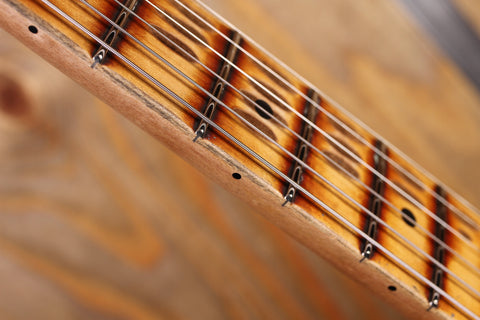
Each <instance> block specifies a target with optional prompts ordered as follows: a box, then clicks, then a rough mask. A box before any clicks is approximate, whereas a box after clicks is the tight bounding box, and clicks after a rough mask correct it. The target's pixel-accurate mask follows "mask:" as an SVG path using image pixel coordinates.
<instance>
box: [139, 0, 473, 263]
mask: <svg viewBox="0 0 480 320" xmlns="http://www.w3.org/2000/svg"><path fill="white" fill-rule="evenodd" d="M145 1H146V2H147V3H149V4H150V5H151V6H152V7H154V8H155V9H156V10H157V11H158V12H161V13H162V14H163V15H165V16H166V17H167V18H169V19H170V20H172V21H173V22H174V23H176V24H177V25H179V26H180V27H181V28H182V29H183V30H185V31H187V32H189V34H190V35H192V36H193V37H195V38H196V39H197V40H198V41H199V42H200V43H202V44H203V45H204V46H206V47H207V48H210V50H212V52H214V53H215V54H216V55H217V56H219V57H220V58H221V59H223V60H224V61H225V62H227V63H228V64H230V65H231V66H232V67H234V68H235V69H236V70H238V71H239V72H240V73H242V74H243V75H244V76H246V77H247V78H248V79H249V80H250V81H252V82H254V83H255V84H256V85H258V86H260V87H261V88H263V90H265V91H267V92H268V93H270V94H271V95H272V96H273V97H275V99H276V100H277V101H279V102H280V103H281V104H283V105H284V106H285V107H286V108H287V109H289V110H291V111H292V112H294V113H295V114H296V115H297V116H299V117H300V118H301V119H302V120H303V121H305V122H306V123H308V124H309V125H311V126H312V127H313V128H315V130H316V131H318V132H320V133H321V134H322V135H323V136H325V137H326V138H327V139H328V140H330V141H331V142H332V143H334V144H335V145H337V146H338V147H339V148H341V149H342V150H343V151H344V152H346V153H347V154H349V155H350V156H351V157H353V158H354V159H355V160H357V161H358V162H360V163H361V164H362V165H363V166H364V167H366V168H367V169H369V170H370V171H371V172H373V173H375V174H376V175H377V176H379V177H380V178H381V179H382V180H383V181H385V182H386V183H387V184H388V185H390V186H391V187H392V188H393V189H394V190H395V191H397V193H399V194H400V195H402V196H403V197H404V198H405V199H406V200H407V201H409V202H410V203H412V204H413V205H414V206H415V207H417V208H419V209H420V210H421V211H422V212H423V213H425V214H427V215H428V216H430V217H431V218H432V219H433V220H435V221H436V222H438V223H439V224H440V225H442V226H443V227H444V228H446V229H447V230H449V231H450V232H451V233H452V234H454V235H455V236H456V237H457V238H459V239H460V240H462V241H463V242H465V243H466V245H467V246H469V247H471V248H472V249H473V250H475V251H477V253H480V248H478V247H476V246H475V245H474V244H473V243H471V242H470V241H468V239H466V238H465V236H463V235H462V234H461V233H460V232H458V231H457V230H455V229H453V228H452V227H451V226H450V225H449V224H448V223H446V222H445V221H443V220H442V219H440V218H438V217H437V216H436V215H435V214H434V213H433V212H431V210H429V209H428V208H427V207H425V206H424V205H422V204H421V203H420V202H418V201H417V200H416V199H414V198H413V197H412V196H410V195H409V194H408V193H406V192H405V191H403V190H402V189H401V188H399V187H398V186H397V185H395V184H394V183H392V182H391V181H390V180H389V179H388V178H386V177H385V176H384V175H382V174H380V173H379V172H378V171H377V170H375V169H374V168H373V167H371V166H370V165H369V164H368V163H366V162H365V161H363V159H361V158H359V157H358V156H357V155H356V154H354V153H352V152H351V151H350V150H349V149H348V148H346V147H345V146H344V145H342V144H341V143H339V142H338V141H337V140H336V139H335V138H333V137H332V136H330V135H329V134H328V133H326V132H325V131H324V130H322V129H321V128H319V127H318V126H316V125H315V124H314V123H312V122H311V121H310V120H309V119H307V118H306V117H305V116H303V115H302V114H300V113H298V111H296V110H295V109H293V108H292V107H290V106H289V105H288V104H287V103H286V102H285V101H283V100H282V99H280V98H279V97H278V96H276V95H275V94H273V93H272V92H271V91H270V90H268V89H267V88H265V87H264V86H263V85H262V84H260V83H258V81H256V80H255V79H253V78H252V77H251V76H249V75H248V74H246V72H245V71H243V70H242V69H240V68H239V67H238V66H236V65H234V64H232V63H231V62H230V61H228V60H226V59H225V57H223V55H221V54H220V53H218V52H217V51H215V50H214V49H212V48H211V47H210V46H209V45H208V44H206V43H205V42H204V41H202V40H201V39H199V38H198V37H197V36H196V35H194V34H193V33H191V31H189V30H188V29H186V28H185V27H184V26H182V25H181V24H179V23H178V22H177V21H175V20H174V19H173V18H171V17H170V16H168V15H167V14H166V13H165V12H163V10H161V9H159V8H158V7H157V6H156V5H154V4H152V3H151V2H150V1H149V0H145ZM175 1H176V2H178V1H177V0H175ZM189 10H191V9H189ZM191 12H192V13H193V14H196V13H194V12H193V11H191ZM196 16H197V18H199V19H202V21H203V22H205V23H207V24H208V22H206V21H205V20H204V19H203V18H201V17H200V16H198V15H197V14H196ZM211 28H213V27H211ZM213 29H214V30H217V29H215V28H213ZM217 33H219V34H221V35H222V37H224V38H225V39H227V40H228V41H229V42H230V43H232V42H231V40H230V39H228V37H226V36H225V35H224V34H223V33H221V32H219V31H218V30H217ZM242 36H243V34H242ZM233 45H235V46H237V44H235V43H233ZM237 48H239V50H241V51H242V52H247V51H245V50H244V49H243V48H241V47H238V46H237ZM249 55H250V54H249ZM290 86H292V85H291V84H290ZM297 91H298V89H297ZM299 92H300V91H299ZM301 95H302V96H303V97H305V95H304V94H303V93H301ZM306 100H307V101H311V102H313V100H311V99H310V98H308V97H306ZM313 105H315V106H317V109H319V110H324V109H323V108H322V107H321V106H319V105H318V104H317V103H316V102H313ZM325 112H326V110H325ZM368 145H369V144H367V146H368ZM370 149H372V148H370ZM372 150H378V149H377V148H374V149H372ZM378 153H382V152H381V151H378ZM382 154H383V153H382ZM389 162H390V161H389ZM426 190H428V191H429V194H431V195H433V196H434V197H435V198H437V200H439V201H440V199H438V197H437V196H436V193H432V192H431V190H430V189H428V188H426ZM441 202H443V203H445V200H443V199H442V201H441ZM447 206H450V207H451V205H447ZM454 211H455V210H454ZM464 219H465V220H468V221H471V219H470V218H468V217H466V216H465V217H464ZM473 223H474V224H475V222H473Z"/></svg>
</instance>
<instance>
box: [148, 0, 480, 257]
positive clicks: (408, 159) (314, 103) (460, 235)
mask: <svg viewBox="0 0 480 320" xmlns="http://www.w3.org/2000/svg"><path fill="white" fill-rule="evenodd" d="M145 1H146V2H147V3H149V4H151V2H150V1H149V0H145ZM194 1H196V2H198V3H199V4H200V5H202V6H203V7H204V8H206V9H207V10H208V11H209V12H211V13H212V14H214V15H215V16H216V17H217V18H219V19H221V21H222V22H224V23H226V24H227V25H229V26H231V25H230V24H229V23H228V22H227V21H225V20H224V19H223V18H221V17H220V16H219V15H218V14H216V13H215V12H213V11H212V10H211V9H210V8H208V7H207V6H206V5H204V4H203V3H202V2H200V1H199V0H194ZM175 2H176V3H178V4H179V5H181V6H182V7H184V8H185V9H186V10H188V11H189V12H190V13H191V14H193V15H195V16H196V18H198V19H200V20H201V21H202V22H203V23H205V24H207V25H208V26H209V27H210V28H211V29H212V30H214V31H215V32H216V33H218V34H219V35H221V36H222V37H223V38H224V39H226V40H227V41H229V42H230V43H232V41H231V39H229V38H228V37H226V36H225V35H224V34H223V33H221V32H220V31H219V30H218V29H216V28H215V27H213V26H212V25H211V24H210V23H209V22H208V21H206V20H205V19H203V18H202V17H201V16H199V15H198V14H197V13H196V12H194V11H192V10H191V9H190V8H188V7H187V6H185V5H184V4H183V3H181V2H180V1H179V0H175ZM151 5H152V4H151ZM152 6H154V7H156V6H155V5H152ZM162 13H163V14H164V15H166V13H164V12H162ZM170 19H172V18H170ZM177 24H178V22H177ZM232 28H233V26H232ZM184 30H186V29H184ZM242 36H243V37H245V38H246V39H248V41H249V42H251V43H252V44H254V45H256V46H257V48H258V49H260V50H261V51H263V52H264V53H265V54H266V55H267V56H269V57H270V58H272V59H274V60H275V61H276V62H277V63H279V64H280V65H282V66H283V67H285V68H286V69H287V70H288V71H289V72H290V73H292V74H293V75H294V76H296V77H297V78H298V79H299V80H301V81H303V82H304V83H305V84H308V85H309V86H310V87H311V88H314V89H315V90H317V91H318V92H320V93H321V94H322V97H326V98H327V99H326V100H328V101H329V103H331V104H332V105H334V106H335V107H336V108H338V109H339V110H341V111H342V112H343V113H345V114H346V115H347V116H348V117H350V118H352V119H353V120H354V121H355V122H357V123H358V124H359V125H360V126H361V127H362V128H363V129H364V130H366V131H367V132H369V133H370V134H371V135H373V136H379V135H378V134H377V133H375V132H374V131H373V130H372V129H370V128H368V127H367V126H366V125H365V124H363V123H362V122H361V121H360V120H358V119H357V118H355V116H353V115H351V114H350V113H349V112H347V111H346V110H344V109H343V108H341V107H340V106H339V105H338V104H337V103H335V102H334V101H333V100H331V99H329V98H328V97H327V96H326V95H325V94H323V93H322V92H321V91H320V90H318V89H317V88H315V87H314V86H313V85H312V84H310V83H309V82H308V81H306V80H305V79H303V78H302V77H301V76H299V75H298V74H296V73H295V72H294V71H293V70H291V68H289V67H287V66H285V64H283V63H282V62H280V61H278V59H277V58H275V57H274V56H273V55H272V54H270V53H269V52H268V51H266V50H265V49H263V48H262V47H261V46H259V45H258V44H257V43H255V41H253V40H251V39H250V38H249V37H248V36H245V35H244V34H243V33H242ZM199 41H200V42H202V41H201V40H199ZM202 43H203V42H202ZM232 44H233V45H235V46H237V48H238V49H239V50H241V51H242V52H243V53H245V54H246V55H247V56H249V58H251V59H252V60H253V61H255V62H256V63H257V64H258V65H260V66H261V67H262V68H263V69H265V70H267V71H268V72H269V73H270V74H272V75H274V76H275V77H276V78H277V79H278V80H280V81H282V82H283V83H284V84H286V85H287V86H289V87H290V88H292V89H293V90H294V91H295V92H297V93H298V94H299V95H300V96H302V97H303V98H305V99H306V100H307V101H309V102H310V103H312V105H313V106H315V107H316V108H317V109H319V110H320V111H321V112H323V113H324V114H325V115H327V116H328V117H329V118H330V119H331V120H333V121H335V122H336V123H337V124H339V125H340V126H342V128H344V129H345V130H347V131H349V133H351V134H352V135H354V136H355V137H356V138H357V139H359V140H360V141H361V142H362V143H363V144H364V145H366V146H367V147H368V148H369V149H372V150H374V151H376V152H377V154H378V155H379V156H381V157H382V158H384V159H385V160H386V161H388V162H389V163H390V164H392V165H393V166H394V167H395V168H397V169H398V170H399V171H400V172H402V173H403V174H405V175H406V176H407V177H409V178H410V179H412V180H413V181H415V182H416V183H417V184H419V185H421V186H423V187H424V188H425V189H426V190H427V192H428V193H429V194H430V195H432V196H434V197H435V198H436V199H437V200H439V201H440V202H441V203H442V204H444V205H446V206H447V207H448V208H449V209H451V210H452V211H454V212H455V213H456V214H458V215H460V216H462V218H463V219H465V220H467V221H469V223H470V224H473V225H475V228H477V230H478V229H480V226H478V224H477V223H476V222H475V221H473V220H472V219H471V218H469V217H468V216H466V215H465V213H464V212H462V211H460V209H458V208H456V207H455V206H454V205H452V204H451V203H449V202H448V201H446V200H445V199H443V198H441V197H440V196H439V195H438V194H437V193H436V192H434V191H432V190H431V189H429V188H428V187H427V186H426V185H425V184H424V183H423V182H422V181H420V180H419V179H418V178H416V177H415V176H413V175H412V174H411V173H410V172H408V171H406V170H405V168H403V167H402V166H401V165H399V164H398V163H396V162H395V161H393V160H392V159H390V158H389V157H388V155H385V154H384V153H383V152H382V151H381V150H379V149H378V148H377V147H375V146H373V145H371V144H370V143H369V142H368V141H367V140H365V138H363V137H362V136H361V135H359V134H358V133H356V132H355V131H354V130H352V129H351V128H350V127H348V125H346V124H345V123H343V122H341V120H339V119H338V118H336V117H335V116H334V115H332V114H331V113H329V112H328V111H327V110H325V109H324V108H323V107H322V106H321V105H319V104H317V103H316V102H315V101H313V100H312V99H311V98H309V97H308V96H306V95H305V94H304V93H303V92H301V91H300V90H299V89H298V88H296V87H295V86H294V85H292V84H291V83H290V82H288V80H286V79H284V78H282V76H280V75H278V74H277V73H275V72H274V71H273V70H271V69H270V68H269V67H268V66H266V65H265V64H264V63H263V62H261V61H260V60H258V59H257V58H256V57H255V56H253V55H252V54H251V53H249V52H248V51H246V50H245V49H243V48H241V47H238V45H237V44H235V43H232ZM237 70H238V69H237ZM239 71H240V72H241V70H239ZM246 76H247V77H249V76H248V75H246ZM249 80H251V81H252V82H254V83H255V84H256V85H258V86H260V87H261V88H262V89H263V90H265V91H266V92H268V93H269V94H270V95H271V96H272V97H274V98H275V99H276V100H277V101H279V102H280V103H281V104H283V105H284V106H286V107H287V108H288V105H287V104H286V102H284V101H283V100H282V99H280V98H279V97H277V96H276V95H275V94H273V93H272V92H271V91H270V90H268V89H267V88H265V87H264V86H263V85H261V84H260V83H257V82H256V80H254V79H251V78H249ZM299 116H300V117H301V118H302V117H303V115H299ZM305 121H306V122H307V123H309V124H310V123H311V122H310V121H309V120H308V119H305ZM312 126H313V127H314V128H315V129H317V131H320V130H321V129H320V128H318V127H316V126H315V125H312ZM331 139H333V141H332V140H331ZM329 140H331V141H332V142H333V143H335V144H336V145H337V146H339V147H340V148H342V150H344V151H345V152H347V153H350V151H349V150H348V149H346V148H345V147H344V146H343V145H341V144H340V143H339V142H338V141H336V140H335V139H334V138H333V137H331V138H329ZM389 148H390V149H392V150H393V151H395V152H396V153H397V154H398V155H399V156H401V157H403V158H404V159H405V160H406V161H407V162H410V163H411V164H412V165H413V166H414V167H416V169H417V170H418V171H420V172H422V173H423V174H424V175H425V176H426V177H427V178H429V179H430V180H432V181H438V179H436V178H434V177H432V176H431V174H429V173H428V172H426V171H425V170H424V169H423V168H421V167H420V166H419V165H418V164H417V163H415V162H414V161H413V160H411V159H410V158H408V157H407V156H406V155H405V154H403V153H402V152H401V151H399V150H398V149H397V148H395V147H394V146H392V145H391V144H390V143H389ZM360 160H362V159H360ZM361 162H363V160H362V161H361ZM367 167H369V166H368V164H367ZM369 169H370V170H374V171H375V172H376V170H375V169H374V168H371V167H369ZM376 173H377V174H378V172H376ZM379 176H380V178H381V179H382V180H384V181H385V182H387V183H389V180H388V179H387V178H386V177H384V176H383V175H379ZM385 179H387V180H385ZM391 187H392V188H393V189H395V190H396V191H397V192H398V193H400V194H401V195H402V196H403V197H405V198H406V199H407V200H409V201H410V202H412V203H414V204H415V205H416V206H417V207H418V208H420V209H422V211H424V212H425V211H429V210H428V208H426V207H424V206H423V205H421V204H420V203H418V202H417V201H415V200H414V199H413V198H412V197H411V196H410V195H408V194H407V193H405V192H404V191H403V190H401V189H399V188H398V187H397V186H396V185H394V184H393V185H391ZM442 187H443V184H442ZM444 188H445V187H444ZM445 189H448V191H449V193H451V194H452V195H453V196H455V197H456V198H457V200H459V201H460V202H462V203H463V204H464V205H465V206H466V207H469V208H470V209H471V210H472V211H474V212H476V213H477V214H480V212H479V211H478V209H476V208H474V207H472V205H471V204H469V203H468V202H466V200H464V199H463V198H461V197H460V196H459V195H458V194H456V193H455V192H453V191H452V190H450V189H449V188H445ZM412 200H413V201H412ZM425 213H428V212H425ZM430 213H431V212H430ZM429 216H430V217H432V219H434V220H435V219H436V216H434V215H433V213H431V214H429ZM438 220H440V219H438ZM438 220H437V222H439V223H440V224H442V223H444V222H443V221H438ZM444 227H445V226H444ZM447 228H448V227H447ZM453 233H454V234H455V235H456V236H457V237H459V238H461V239H462V240H464V241H465V242H467V240H468V239H466V238H465V237H464V236H463V235H462V234H461V233H459V232H457V231H456V230H453ZM477 251H478V252H479V253H480V249H477Z"/></svg>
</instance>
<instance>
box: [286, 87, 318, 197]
mask: <svg viewBox="0 0 480 320" xmlns="http://www.w3.org/2000/svg"><path fill="white" fill-rule="evenodd" d="M307 96H308V98H310V100H311V101H313V102H314V103H316V104H317V105H320V103H321V99H320V96H319V95H318V93H317V92H316V91H314V90H313V89H308V94H307ZM303 115H304V117H305V118H306V119H307V120H309V121H310V122H311V123H315V120H316V118H317V115H318V109H317V108H315V107H314V105H313V103H311V102H310V101H309V100H307V101H306V102H305V108H304V110H303ZM313 131H314V130H313V127H312V126H311V125H310V124H308V123H307V122H306V121H303V122H302V129H301V131H300V132H301V137H302V138H303V139H304V140H301V139H299V140H298V142H297V148H296V152H295V156H296V157H297V158H298V159H299V160H301V161H302V162H305V161H306V160H307V156H308V151H309V147H308V144H309V143H310V142H311V140H312V136H313ZM289 177H290V179H292V181H293V182H295V183H296V184H301V183H302V180H303V166H302V164H300V163H299V162H298V161H294V162H293V163H292V165H291V166H290V173H289ZM296 196H297V189H296V188H295V186H294V185H293V184H292V183H291V182H290V183H288V185H287V186H286V188H285V193H284V195H283V198H284V199H285V202H284V203H283V204H282V206H285V205H286V204H287V203H288V202H290V203H292V202H293V201H295V197H296Z"/></svg>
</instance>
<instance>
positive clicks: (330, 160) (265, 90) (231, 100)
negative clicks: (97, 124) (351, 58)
mask: <svg viewBox="0 0 480 320" xmlns="http://www.w3.org/2000/svg"><path fill="white" fill-rule="evenodd" d="M0 9H1V12H2V13H1V15H2V19H1V20H0V21H1V22H0V23H1V26H2V27H3V28H4V29H6V30H7V31H8V32H10V33H12V34H13V35H15V36H16V37H18V38H19V39H21V40H22V41H23V42H24V43H26V44H27V45H28V46H29V47H31V48H32V49H34V50H35V51H36V52H37V53H38V54H40V55H41V56H42V57H44V58H45V59H47V60H48V61H50V62H51V63H52V64H54V65H56V66H57V67H58V68H59V69H61V70H62V71H63V72H65V73H66V74H67V75H69V76H70V77H71V78H73V79H74V80H76V81H77V82H79V83H81V84H82V85H83V86H85V87H86V88H88V90H90V91H91V92H93V93H94V94H95V95H97V96H98V97H100V98H101V99H102V100H104V101H105V102H107V103H108V104H109V105H111V106H112V107H113V108H114V109H116V110H117V111H119V112H120V113H122V114H123V115H124V116H125V117H127V118H128V119H130V120H131V121H133V122H134V123H135V124H137V125H138V126H140V127H141V128H142V129H144V130H145V131H147V132H148V133H150V134H151V135H152V136H154V137H155V138H157V139H159V140H160V141H162V142H163V143H165V144H166V145H167V146H168V147H169V148H171V149H173V150H174V151H175V152H176V153H178V154H179V155H181V156H182V157H183V158H184V159H186V160H187V161H188V162H190V163H191V164H193V165H194V166H195V167H197V168H198V169H199V170H200V171H202V172H204V173H205V174H206V175H208V176H209V177H211V178H213V179H214V180H215V181H217V182H219V183H220V184H221V185H223V186H224V187H225V188H226V189H228V190H230V191H231V192H232V193H234V194H235V195H237V196H239V197H240V198H242V199H244V200H245V201H247V202H248V203H250V204H251V205H252V206H254V207H255V208H256V209H257V210H258V211H259V212H260V213H262V214H263V215H264V216H265V217H266V218H268V219H269V220H271V221H273V222H274V223H276V224H277V225H278V226H279V227H280V228H282V229H284V230H285V231H287V232H288V233H289V234H291V235H292V236H293V237H295V238H296V239H298V240H299V241H301V242H302V243H303V244H305V245H306V246H308V247H309V248H311V249H312V250H314V251H315V252H316V253H318V254H319V255H320V256H322V257H324V258H325V259H327V260H328V261H330V262H331V263H332V264H333V265H335V266H336V267H337V268H338V269H341V270H342V271H343V272H344V273H346V274H348V275H350V276H351V277H354V278H356V279H357V280H358V281H359V282H360V283H362V284H363V285H364V286H366V287H368V288H370V289H371V290H373V291H374V292H376V293H378V294H379V295H381V296H382V297H384V298H385V300H386V301H389V302H391V303H392V304H395V305H396V306H398V307H399V308H400V309H403V311H404V312H405V313H406V314H407V315H409V316H410V317H411V318H433V319H437V318H438V319H442V318H451V317H454V318H455V319H459V318H460V319H463V318H465V319H470V318H472V319H478V318H479V317H480V282H479V281H478V279H479V276H480V254H479V251H480V248H479V241H480V240H479V236H478V228H479V227H478V226H479V223H480V217H479V215H478V211H477V210H476V209H475V208H473V207H472V206H470V205H469V204H468V203H467V202H466V201H465V200H463V199H462V198H460V197H459V196H458V195H456V194H455V193H454V192H453V191H452V190H450V189H449V188H447V187H446V186H444V185H443V184H442V183H440V182H439V181H438V180H437V179H435V178H434V177H432V176H431V175H430V174H428V173H427V172H426V171H425V170H423V169H421V168H420V167H419V166H418V165H416V164H414V163H413V162H412V161H411V160H409V159H408V158H407V157H406V156H404V155H403V154H402V153H401V152H400V151H398V150H397V149H396V148H395V147H393V146H392V145H391V144H390V143H388V142H387V141H385V140H384V139H383V138H381V137H380V136H378V135H377V134H375V133H374V132H373V131H372V130H370V129H369V128H368V127H366V126H365V125H364V124H362V123H361V122H360V121H359V120H357V119H356V118H355V117H353V116H352V115H351V114H349V113H348V112H346V111H345V110H344V109H342V108H341V107H340V106H339V105H338V104H336V103H335V102H334V101H332V100H331V99H330V98H328V97H327V96H326V95H325V94H324V93H323V92H322V91H320V90H319V89H318V88H316V87H315V86H314V85H313V84H311V83H309V82H308V81H306V80H305V79H303V78H302V77H300V76H299V75H298V74H296V73H295V72H294V71H293V70H291V69H290V68H289V67H287V66H286V65H285V64H283V63H281V62H280V61H279V60H277V59H276V58H275V57H273V56H272V55H271V54H269V53H268V52H266V51H265V50H263V49H262V48H261V47H259V46H258V45H257V44H256V43H255V42H254V41H253V40H251V39H250V38H249V37H248V36H246V35H245V34H243V33H242V32H241V31H239V30H237V29H236V28H235V27H233V26H232V25H230V24H229V23H227V22H226V21H224V20H223V19H222V18H220V17H219V16H218V15H216V14H215V13H214V12H212V11H211V10H210V9H208V8H207V7H206V6H204V5H203V4H201V3H199V2H195V1H183V0H182V1H180V0H169V1H148V0H145V1H137V0H127V1H117V0H111V1H84V0H79V1H71V2H70V1H49V0H38V1H37V0H36V1H31V0H30V1H26V0H25V1H21V0H20V1H13V0H4V1H3V2H1V4H0Z"/></svg>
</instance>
